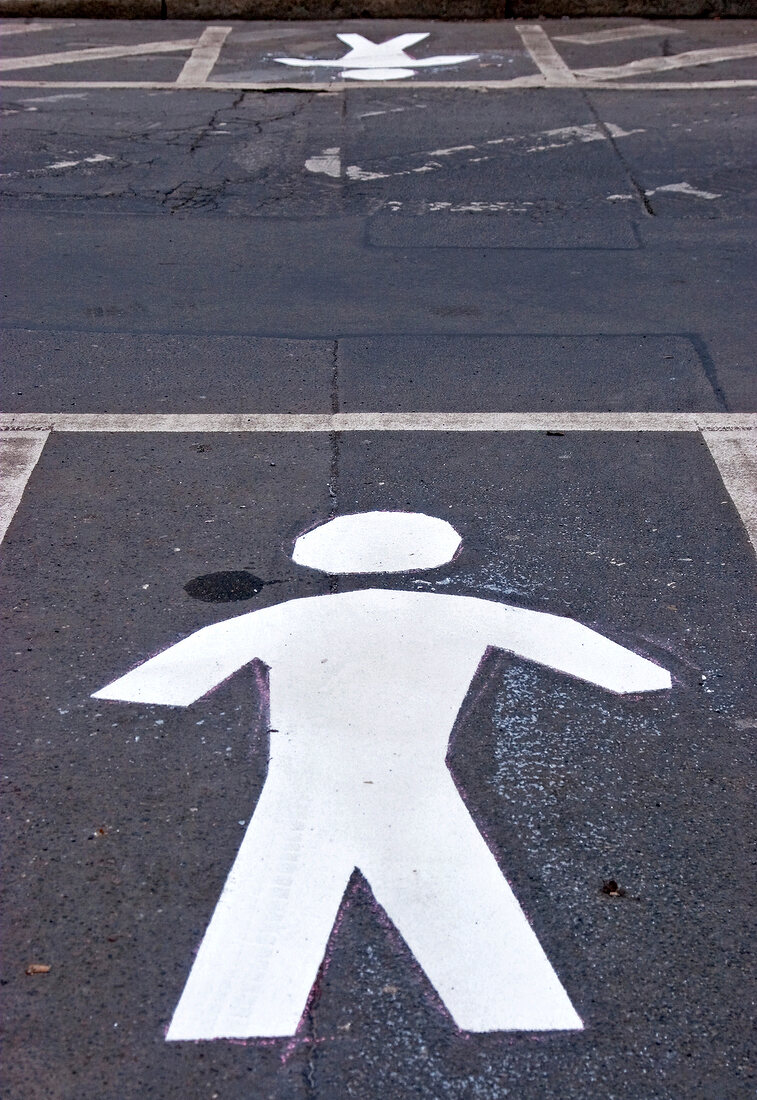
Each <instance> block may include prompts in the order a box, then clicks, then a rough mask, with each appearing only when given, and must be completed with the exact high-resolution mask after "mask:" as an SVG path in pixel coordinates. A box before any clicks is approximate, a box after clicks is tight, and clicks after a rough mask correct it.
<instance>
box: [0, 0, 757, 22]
mask: <svg viewBox="0 0 757 1100" xmlns="http://www.w3.org/2000/svg"><path fill="white" fill-rule="evenodd" d="M6 16H18V17H23V18H34V19H45V18H56V17H58V18H66V19H198V20H215V19H271V20H279V19H281V20H286V19H302V20H304V19H365V18H369V19H420V18H423V19H442V20H453V19H460V20H464V19H508V18H514V19H515V18H517V19H538V18H539V17H540V16H542V17H545V18H561V17H563V16H572V17H574V18H579V17H584V16H586V17H588V16H609V17H612V16H623V17H643V18H647V19H654V18H659V19H709V18H717V19H733V18H740V19H750V18H755V17H757V0H441V2H439V0H0V17H6Z"/></svg>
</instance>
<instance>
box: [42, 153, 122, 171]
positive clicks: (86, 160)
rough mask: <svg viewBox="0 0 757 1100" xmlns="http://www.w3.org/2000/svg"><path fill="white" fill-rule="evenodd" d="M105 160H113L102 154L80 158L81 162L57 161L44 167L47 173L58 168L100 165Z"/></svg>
mask: <svg viewBox="0 0 757 1100" xmlns="http://www.w3.org/2000/svg"><path fill="white" fill-rule="evenodd" d="M107 160H113V157H106V156H105V154H104V153H94V154H93V155H92V156H91V157H82V159H81V160H57V161H55V163H54V164H48V165H46V166H45V167H46V169H47V170H48V171H54V170H56V169H59V168H78V167H79V165H80V164H102V163H103V162H104V161H107Z"/></svg>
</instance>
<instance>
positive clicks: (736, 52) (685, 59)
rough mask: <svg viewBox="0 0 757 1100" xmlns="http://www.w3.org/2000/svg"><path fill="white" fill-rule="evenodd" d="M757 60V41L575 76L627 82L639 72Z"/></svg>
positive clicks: (645, 59) (642, 60)
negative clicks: (626, 79)
mask: <svg viewBox="0 0 757 1100" xmlns="http://www.w3.org/2000/svg"><path fill="white" fill-rule="evenodd" d="M746 57H757V42H745V43H743V44H742V45H740V46H724V47H718V48H716V49H709V50H688V51H686V52H685V53H677V54H673V55H672V56H671V57H642V58H640V59H639V60H638V61H629V62H628V64H626V65H610V66H603V67H600V68H596V69H576V70H575V75H576V76H577V77H579V78H581V77H583V78H585V79H587V80H596V81H602V80H623V78H624V77H626V76H636V75H637V74H639V73H662V72H669V71H671V70H672V69H689V68H694V67H696V66H699V65H714V64H715V63H716V62H721V61H740V60H741V59H742V58H746Z"/></svg>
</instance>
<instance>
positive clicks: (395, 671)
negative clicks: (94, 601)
mask: <svg viewBox="0 0 757 1100" xmlns="http://www.w3.org/2000/svg"><path fill="white" fill-rule="evenodd" d="M460 541H461V540H460V537H459V535H458V534H457V532H456V531H455V530H454V529H453V528H452V527H451V526H450V524H449V523H447V522H446V521H444V520H441V519H436V518H434V517H431V516H425V515H421V514H418V513H405V512H367V513H360V514H357V515H350V516H341V517H338V518H337V519H333V520H330V521H329V522H328V523H325V524H323V525H322V526H320V527H317V528H316V529H315V530H313V531H310V532H309V533H307V534H305V535H302V536H301V537H300V538H299V539H297V542H296V544H295V548H294V555H293V557H294V560H295V561H296V562H298V563H299V564H301V565H307V566H311V567H313V568H315V569H320V570H323V571H325V572H328V573H378V572H398V571H404V570H416V569H424V568H432V567H434V566H438V565H442V564H444V563H445V562H447V561H449V560H451V559H452V557H453V556H454V554H455V553H456V551H457V549H458V547H459V545H460ZM490 647H494V648H498V649H503V650H507V651H508V652H510V653H514V654H517V655H519V656H520V657H525V658H528V659H530V660H533V661H536V662H538V663H539V664H542V665H546V666H548V667H550V668H553V669H557V670H559V671H561V672H564V673H567V674H569V675H572V676H577V677H579V678H580V679H583V680H587V681H589V682H590V683H593V684H598V685H600V686H602V687H604V688H607V689H608V690H609V691H613V692H619V693H625V692H639V691H657V690H661V689H663V688H668V687H670V676H669V674H668V673H667V672H666V671H665V670H664V669H662V668H660V667H659V666H657V665H655V664H652V663H651V662H650V661H648V660H646V659H644V658H642V657H639V656H637V655H636V654H634V653H632V652H630V651H629V650H627V649H624V648H622V647H621V646H619V645H617V644H616V643H614V642H612V641H609V640H608V639H607V638H604V637H602V636H601V635H600V634H597V633H596V632H594V631H593V630H590V629H589V628H588V627H585V626H582V625H581V624H580V623H577V622H574V621H573V620H571V619H565V618H560V617H558V616H555V615H549V614H545V613H543V612H536V611H528V610H524V609H523V608H519V607H511V606H509V605H507V604H502V603H496V602H494V601H491V600H484V599H479V598H477V597H471V596H455V595H448V594H439V593H433V592H415V591H399V590H392V589H379V588H368V589H362V590H360V591H356V592H346V593H339V594H334V595H322V596H311V597H307V598H304V599H296V600H290V601H288V602H285V603H281V604H278V605H276V606H274V607H267V608H264V609H261V610H259V611H253V612H249V613H247V614H244V615H240V616H238V617H235V618H232V619H228V620H226V621H225V622H221V623H217V624H215V625H212V626H208V627H205V628H204V629H202V630H198V631H197V632H196V633H194V634H192V635H190V636H189V637H188V638H186V639H184V641H181V642H178V643H177V644H176V645H173V646H171V647H170V648H169V649H167V650H165V651H164V652H163V653H161V654H159V655H158V656H157V657H154V658H152V659H151V660H148V661H146V662H145V663H144V664H142V665H140V666H139V667H138V668H137V669H135V670H134V671H133V672H129V673H127V675H125V676H123V677H122V678H121V679H119V680H116V681H115V682H114V683H112V684H110V685H108V687H105V688H103V689H102V690H101V691H98V692H96V693H95V698H99V699H120V700H128V701H133V702H139V703H165V704H169V705H174V706H188V705H189V704H190V703H192V702H194V701H195V700H196V699H199V698H200V697H201V696H203V695H205V694H206V693H207V692H209V691H211V690H212V689H213V688H215V687H217V686H218V685H219V684H221V683H222V682H223V681H224V680H225V679H226V678H227V677H228V676H230V675H231V674H232V673H233V672H235V671H236V670H237V669H239V668H241V667H242V666H243V665H244V664H246V663H248V662H250V661H253V660H256V659H257V660H260V661H263V662H264V663H265V665H267V666H268V669H269V684H270V718H271V725H272V729H271V734H270V759H269V764H268V775H267V778H266V781H265V785H264V788H263V791H262V794H261V796H260V799H259V802H258V805H257V807H256V808H255V812H254V814H253V816H252V820H251V821H250V824H249V826H248V828H247V832H246V834H245V837H244V839H243V841H242V845H241V848H240V850H239V854H238V855H237V858H236V860H235V862H234V865H233V867H232V869H231V872H230V874H229V877H228V880H227V882H226V885H225V887H224V889H223V892H222V894H221V897H220V900H219V902H218V905H217V907H216V910H215V912H214V914H213V917H212V919H211V921H210V924H209V926H208V929H207V931H206V933H205V936H204V939H203V941H202V944H201V946H200V949H199V952H198V954H197V957H196V959H195V961H194V965H193V966H192V970H191V973H190V975H189V978H188V980H187V983H186V986H185V988H184V992H183V994H182V996H181V999H180V1001H179V1004H178V1007H177V1008H176V1011H175V1014H174V1016H173V1020H172V1023H171V1026H170V1029H169V1031H168V1038H169V1039H213V1038H222V1037H223V1038H247V1037H253V1036H259V1037H263V1036H288V1035H292V1034H294V1033H295V1031H296V1030H297V1027H298V1024H299V1022H300V1018H301V1016H302V1013H303V1011H304V1009H305V1006H306V1002H307V999H308V996H309V993H310V990H311V987H312V985H313V982H314V980H315V978H316V975H317V972H318V968H319V966H320V964H321V961H322V959H323V956H324V952H325V949H326V946H327V942H328V939H329V936H330V934H331V931H332V928H333V926H334V921H335V919H336V916H337V912H338V909H339V906H340V904H341V901H342V898H343V895H344V891H345V889H346V886H347V883H348V880H349V879H350V876H351V875H352V873H353V871H354V870H355V868H359V870H360V871H361V872H362V874H363V875H364V876H365V878H366V879H367V881H368V883H369V884H370V886H371V888H372V890H373V892H374V895H375V897H376V899H377V901H378V902H379V903H380V904H381V905H382V906H383V908H384V910H385V911H386V913H387V915H388V916H389V918H390V919H391V920H392V921H393V923H394V925H395V926H396V928H397V929H398V931H399V932H400V934H401V935H402V937H403V938H404V940H405V942H406V943H407V945H408V947H409V948H410V950H411V951H412V952H413V954H414V955H415V958H416V960H417V961H418V963H419V964H420V966H421V967H422V968H423V970H424V971H425V973H426V975H427V976H428V978H429V979H430V981H431V983H432V984H433V986H434V988H435V989H436V991H437V993H438V994H439V996H440V997H441V999H442V1001H443V1002H444V1004H445V1005H446V1007H447V1009H448V1010H449V1012H450V1013H451V1015H452V1017H453V1019H454V1021H455V1023H456V1024H457V1025H458V1027H460V1028H461V1029H463V1030H467V1031H497V1030H510V1029H518V1030H552V1029H571V1028H580V1027H581V1026H582V1024H581V1020H580V1019H579V1017H578V1015H577V1013H576V1012H575V1010H574V1008H573V1006H572V1004H571V1002H570V1000H569V998H568V995H567V993H566V992H565V990H564V988H563V986H562V985H561V983H560V981H559V979H558V977H557V975H556V974H555V972H554V970H553V968H552V966H551V964H550V962H549V960H548V959H547V957H546V955H545V953H544V951H543V950H542V948H541V946H540V944H539V941H538V940H537V938H536V935H535V934H534V932H533V931H532V929H531V927H530V925H529V924H528V922H527V920H526V918H525V916H524V914H523V912H522V910H521V908H520V906H519V905H518V902H517V900H516V898H515V896H514V894H513V892H512V890H511V889H510V887H509V885H508V884H507V881H506V880H505V878H504V876H503V874H502V873H501V871H500V869H499V867H498V865H497V862H496V861H495V859H494V856H493V855H492V853H491V852H490V850H489V848H488V847H487V844H486V842H485V841H484V839H483V837H482V836H481V834H480V833H479V831H478V829H477V828H476V826H475V824H474V823H473V820H472V818H471V816H470V813H469V812H468V810H467V808H466V806H465V804H464V802H463V801H462V799H461V797H460V794H459V792H458V790H457V787H456V786H455V783H454V781H453V779H452V776H451V774H450V772H449V770H448V768H447V765H446V762H445V758H446V755H447V748H448V741H449V737H450V733H451V731H452V727H453V725H454V722H455V719H456V717H457V714H458V711H459V710H460V707H461V705H462V702H463V699H464V698H465V695H466V693H467V691H468V688H469V685H470V683H471V681H472V679H473V677H474V675H475V672H476V669H477V667H478V665H479V664H480V662H481V661H482V659H483V657H484V655H485V653H486V652H487V650H488V649H489V648H490Z"/></svg>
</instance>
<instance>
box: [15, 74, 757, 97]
mask: <svg viewBox="0 0 757 1100" xmlns="http://www.w3.org/2000/svg"><path fill="white" fill-rule="evenodd" d="M355 87H357V85H355V84H348V83H345V82H344V81H340V80H334V81H330V82H329V83H320V84H316V83H312V84H311V83H304V82H302V81H297V80H291V81H276V82H275V83H274V82H273V81H245V80H240V81H225V82H221V81H215V80H213V81H208V82H207V83H206V84H198V85H196V86H195V85H193V84H176V82H175V81H171V82H170V83H168V82H166V81H159V80H114V81H111V80H2V79H0V88H84V89H86V90H90V91H105V92H108V91H123V90H128V89H133V90H134V89H139V90H141V91H145V92H175V91H192V90H197V91H203V92H310V93H313V94H317V95H324V94H341V93H342V92H345V91H349V90H350V89H352V88H355ZM407 87H408V84H407V82H406V81H402V80H398V81H396V82H395V83H394V84H392V83H379V82H378V81H370V80H365V81H363V82H362V83H361V84H360V88H361V89H366V88H375V89H376V90H380V91H388V90H389V89H394V88H397V89H401V88H404V89H405V90H407ZM413 87H416V88H423V89H424V90H425V89H435V88H442V89H445V90H448V91H462V92H464V91H471V92H509V91H511V90H512V91H517V90H519V89H521V88H565V87H571V88H591V89H592V90H593V91H597V92H601V91H621V92H697V91H699V92H701V91H705V92H710V91H712V92H716V91H725V90H727V89H729V88H757V79H749V78H744V79H743V80H690V81H681V80H677V81H672V80H660V81H650V82H649V83H647V84H645V83H642V82H638V83H633V82H631V81H626V80H623V82H622V83H614V82H612V81H610V80H609V79H608V80H602V81H598V80H588V79H576V80H574V81H571V82H570V83H569V84H565V83H562V84H561V83H556V82H552V81H547V79H546V78H545V77H544V76H543V75H542V74H541V73H535V74H533V75H532V76H519V77H516V78H515V79H513V80H414V81H413Z"/></svg>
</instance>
